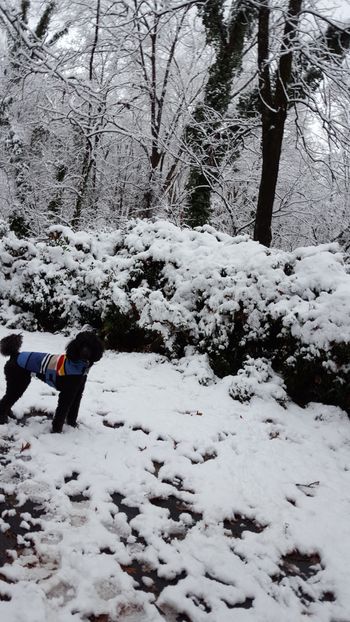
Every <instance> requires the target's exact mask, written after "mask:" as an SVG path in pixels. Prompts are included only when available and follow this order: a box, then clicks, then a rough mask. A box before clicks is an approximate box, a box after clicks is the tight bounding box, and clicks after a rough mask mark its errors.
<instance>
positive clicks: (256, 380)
mask: <svg viewBox="0 0 350 622" xmlns="http://www.w3.org/2000/svg"><path fill="white" fill-rule="evenodd" d="M229 394H230V395H231V397H233V398H234V399H235V400H239V401H240V402H249V401H250V400H251V398H252V397H259V398H261V399H264V400H271V399H273V400H276V402H279V403H280V404H285V402H286V401H287V394H286V391H285V387H284V383H283V380H282V378H280V376H278V375H277V374H276V372H274V370H273V369H272V365H271V362H270V361H268V360H267V359H265V358H257V359H253V358H251V357H250V356H248V357H247V359H246V361H244V363H243V367H242V369H240V370H239V371H238V374H237V375H236V376H235V377H234V378H233V380H232V382H231V385H230V388H229Z"/></svg>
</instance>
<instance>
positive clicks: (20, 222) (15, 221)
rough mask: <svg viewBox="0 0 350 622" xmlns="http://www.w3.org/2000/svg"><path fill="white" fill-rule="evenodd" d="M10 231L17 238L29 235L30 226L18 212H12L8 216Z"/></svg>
mask: <svg viewBox="0 0 350 622" xmlns="http://www.w3.org/2000/svg"><path fill="white" fill-rule="evenodd" d="M9 226H10V231H13V232H14V233H15V234H16V236H17V237H18V238H27V237H28V235H30V226H29V224H28V222H27V220H26V218H25V217H24V216H23V214H21V213H20V212H13V213H12V214H11V215H10V217H9Z"/></svg>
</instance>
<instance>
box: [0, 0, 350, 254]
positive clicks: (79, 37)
mask: <svg viewBox="0 0 350 622" xmlns="http://www.w3.org/2000/svg"><path fill="white" fill-rule="evenodd" d="M349 25H350V8H349V7H348V6H347V3H344V4H342V3H340V5H338V6H333V7H330V5H329V3H328V2H323V1H320V0H307V1H306V0H286V1H284V0H234V1H227V0H206V1H204V2H203V1H196V0H194V1H193V0H191V1H181V0H119V1H117V2H111V1H110V0H108V1H107V0H85V1H84V0H83V1H75V0H70V1H69V2H67V1H66V0H62V1H61V2H59V3H55V2H42V1H40V2H39V1H29V0H22V1H21V2H20V1H19V0H16V1H1V2H0V29H1V31H0V43H1V57H2V60H1V67H0V84H1V99H0V205H1V208H0V210H1V216H2V217H3V218H4V219H6V220H7V221H9V222H10V223H11V228H12V229H13V230H14V231H15V233H16V234H17V235H20V236H26V235H28V234H29V235H35V236H39V237H40V236H41V235H43V232H44V231H45V229H46V228H47V226H48V225H52V224H62V225H68V226H70V227H72V228H73V229H77V228H79V229H82V228H85V229H86V228H87V229H94V230H96V229H97V230H100V229H101V228H102V229H103V228H105V227H107V226H108V227H110V226H112V227H120V226H123V225H124V224H125V223H126V222H127V221H128V220H129V219H131V218H135V217H141V218H151V219H154V218H165V219H167V220H169V221H171V222H172V223H174V224H176V225H189V226H192V227H193V226H196V225H203V224H205V223H210V224H211V225H213V226H214V227H215V228H217V229H219V230H221V231H224V232H226V233H229V234H230V235H237V234H241V233H248V234H250V235H252V236H253V237H254V238H255V239H256V240H258V241H259V242H261V243H263V244H265V245H266V246H269V245H270V244H271V243H273V245H274V246H279V247H281V248H284V249H285V250H290V249H293V248H295V247H296V246H299V245H309V244H319V243H323V242H328V241H334V240H340V241H342V242H344V243H345V245H347V239H348V227H349V207H350V153H349V142H350V141H349V134H350V107H349V98H350V77H349V72H350V66H349V48H350V28H349Z"/></svg>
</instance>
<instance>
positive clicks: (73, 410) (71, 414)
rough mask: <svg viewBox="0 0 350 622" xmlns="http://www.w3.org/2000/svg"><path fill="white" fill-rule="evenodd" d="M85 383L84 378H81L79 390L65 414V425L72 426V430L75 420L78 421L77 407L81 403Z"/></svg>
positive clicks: (75, 423)
mask: <svg viewBox="0 0 350 622" xmlns="http://www.w3.org/2000/svg"><path fill="white" fill-rule="evenodd" d="M85 383H86V376H84V377H83V381H82V383H81V385H80V388H79V390H78V391H77V393H76V396H75V398H74V401H73V402H72V404H71V406H70V408H69V411H68V413H67V419H66V421H67V423H68V425H70V426H72V428H75V427H76V425H77V419H78V412H79V406H80V402H81V398H82V396H83V392H84V388H85Z"/></svg>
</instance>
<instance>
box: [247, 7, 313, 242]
mask: <svg viewBox="0 0 350 622" xmlns="http://www.w3.org/2000/svg"><path fill="white" fill-rule="evenodd" d="M302 5H303V0H289V5H288V10H287V16H286V21H285V26H284V34H283V39H282V43H281V49H280V56H279V64H278V70H277V78H276V83H275V85H274V88H272V87H271V76H270V66H269V18H270V6H269V0H261V6H260V10H259V32H258V68H259V90H260V97H261V100H262V170H261V179H260V186H259V195H258V205H257V211H256V217H255V226H254V240H257V241H258V242H260V243H261V244H264V245H265V246H270V244H271V239H272V234H271V223H272V212H273V204H274V200H275V195H276V185H277V180H278V171H279V165H280V160H281V153H282V143H283V135H284V126H285V122H286V118H287V110H288V104H289V97H288V90H289V87H290V83H291V79H292V63H293V45H294V41H295V39H296V37H297V28H298V21H299V16H300V12H301V9H302Z"/></svg>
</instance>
